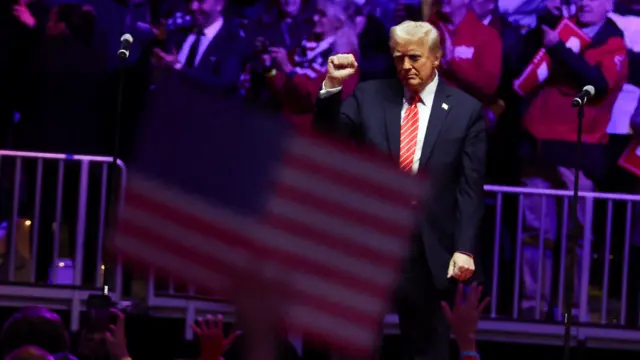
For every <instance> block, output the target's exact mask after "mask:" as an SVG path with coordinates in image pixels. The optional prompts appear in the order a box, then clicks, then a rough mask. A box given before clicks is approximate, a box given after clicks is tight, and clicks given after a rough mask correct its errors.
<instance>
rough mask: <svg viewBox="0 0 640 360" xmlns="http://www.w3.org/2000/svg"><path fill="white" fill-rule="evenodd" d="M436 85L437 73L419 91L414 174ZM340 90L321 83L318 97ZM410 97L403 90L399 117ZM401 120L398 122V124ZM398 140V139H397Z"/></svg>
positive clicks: (403, 112)
mask: <svg viewBox="0 0 640 360" xmlns="http://www.w3.org/2000/svg"><path fill="white" fill-rule="evenodd" d="M437 87H438V74H436V76H435V77H434V78H433V81H431V83H430V84H429V85H427V87H425V88H424V90H422V92H421V93H420V98H421V99H422V101H421V102H419V103H418V121H419V122H418V139H417V141H416V153H415V154H414V156H413V165H412V167H411V171H412V172H413V173H414V174H415V173H417V172H418V168H419V167H420V157H421V156H422V145H423V144H424V138H425V135H426V134H427V128H428V125H429V116H431V109H432V108H433V98H434V97H435V94H436V88H437ZM340 90H342V88H341V87H338V88H335V89H325V88H324V83H323V84H322V90H320V95H319V96H320V97H321V98H324V97H327V96H329V95H333V94H335V93H337V92H338V91H340ZM408 99H410V96H409V92H408V91H407V90H405V95H404V99H403V101H402V110H401V112H400V114H398V116H399V118H400V119H402V120H404V114H405V111H407V109H408V108H409V101H408ZM400 124H401V122H399V123H398V126H401V125H400ZM398 140H400V139H398Z"/></svg>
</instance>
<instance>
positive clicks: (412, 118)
mask: <svg viewBox="0 0 640 360" xmlns="http://www.w3.org/2000/svg"><path fill="white" fill-rule="evenodd" d="M419 124H420V116H419V113H418V101H417V100H414V101H413V102H412V104H411V105H410V106H409V107H408V108H407V109H406V110H405V112H404V116H403V119H402V124H401V126H400V169H402V170H403V171H407V172H411V171H412V168H413V161H414V158H415V154H416V146H417V142H418V125H419Z"/></svg>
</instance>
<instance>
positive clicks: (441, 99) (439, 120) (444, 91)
mask: <svg viewBox="0 0 640 360" xmlns="http://www.w3.org/2000/svg"><path fill="white" fill-rule="evenodd" d="M450 96H451V94H450V92H449V87H448V86H447V85H446V84H444V80H443V79H442V78H440V79H439V81H438V87H437V88H436V93H435V95H434V97H433V105H432V106H431V114H430V115H429V123H428V124H427V133H426V134H425V137H424V143H423V144H422V154H421V155H420V167H423V166H424V165H425V164H426V163H427V161H429V157H430V156H431V151H432V150H433V146H434V145H435V143H436V139H437V138H438V133H440V129H441V128H442V125H443V124H444V122H445V120H446V119H447V115H448V114H449V111H451V109H449V106H451V105H450V104H448V103H447V99H448V98H449V97H450Z"/></svg>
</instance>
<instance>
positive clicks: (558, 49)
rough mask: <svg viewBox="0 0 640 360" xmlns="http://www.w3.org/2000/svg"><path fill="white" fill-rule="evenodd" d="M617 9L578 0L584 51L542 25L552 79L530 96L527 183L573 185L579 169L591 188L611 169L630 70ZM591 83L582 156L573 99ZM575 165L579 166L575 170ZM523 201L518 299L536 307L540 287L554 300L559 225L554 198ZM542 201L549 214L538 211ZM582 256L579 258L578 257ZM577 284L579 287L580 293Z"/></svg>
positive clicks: (598, 0) (596, 0)
mask: <svg viewBox="0 0 640 360" xmlns="http://www.w3.org/2000/svg"><path fill="white" fill-rule="evenodd" d="M612 8H613V1H612V0H583V1H581V2H579V4H578V9H577V19H576V20H577V24H578V26H579V27H580V28H581V29H582V31H583V32H584V33H585V34H587V35H588V36H590V37H591V43H590V45H589V46H587V47H586V49H584V51H582V52H579V53H576V52H574V51H573V50H571V49H570V48H569V47H568V46H567V45H565V44H564V43H563V42H562V41H560V39H559V37H558V34H556V33H555V32H554V31H553V30H551V29H550V28H549V27H546V26H544V25H543V26H542V27H541V34H542V36H541V37H542V42H543V46H544V48H545V49H546V51H547V53H548V54H549V56H550V58H551V66H550V75H549V77H548V79H547V80H546V81H545V83H543V85H542V87H541V88H540V89H539V91H538V92H537V94H536V95H535V97H534V98H533V99H532V101H531V103H530V105H529V107H528V110H527V111H526V113H525V116H524V119H523V125H524V127H525V129H526V130H527V131H528V133H529V134H530V135H532V138H533V140H534V141H533V144H534V146H533V148H534V149H535V151H533V152H532V153H533V154H534V156H533V157H532V158H531V159H530V160H532V161H531V163H529V164H527V165H528V166H527V167H526V168H525V169H524V170H525V173H524V174H523V175H524V177H523V183H524V184H525V185H526V186H528V187H535V188H551V187H554V185H555V186H559V185H560V186H562V187H565V188H569V189H572V188H573V182H574V179H575V176H579V177H580V190H583V191H593V190H595V183H598V182H599V181H601V180H602V178H603V176H604V173H605V172H606V151H605V145H606V143H607V126H608V124H609V120H610V117H611V111H612V108H613V104H614V103H615V101H616V98H617V96H618V93H619V92H620V90H621V89H622V86H623V84H624V83H625V82H626V79H627V72H628V69H627V67H628V65H627V62H628V60H627V49H626V46H625V43H624V38H623V33H622V31H621V30H620V29H619V28H618V27H617V26H616V24H615V23H614V22H613V21H612V20H610V19H608V17H607V14H608V13H609V11H611V10H612ZM586 85H591V86H593V87H594V89H595V96H594V97H593V98H592V99H589V101H588V102H587V104H586V105H585V107H584V122H583V137H582V139H583V142H584V144H583V146H582V150H581V154H580V156H579V157H578V156H576V146H575V143H576V141H577V116H576V114H577V112H576V109H575V108H572V107H571V102H572V100H573V98H574V97H575V96H576V95H577V94H578V93H579V92H580V91H581V90H582V88H583V87H585V86H586ZM575 168H578V169H579V173H578V174H576V173H575V171H574V169H575ZM543 202H546V203H543ZM524 207H525V211H524V215H525V223H526V227H527V229H528V230H529V231H531V233H530V234H529V235H530V236H528V237H526V238H528V241H525V248H524V269H523V277H524V290H525V291H524V300H523V302H522V304H521V305H522V307H523V308H524V309H525V310H526V309H527V308H531V309H533V308H535V306H536V301H535V299H536V293H537V289H538V288H542V298H543V301H545V303H544V304H542V307H543V308H544V307H545V306H546V305H547V301H548V300H549V297H550V291H551V280H552V279H553V276H552V274H551V273H550V272H551V268H552V265H553V264H552V251H551V248H552V247H554V243H555V238H556V233H557V231H556V230H557V229H558V227H557V226H558V224H557V217H556V211H555V209H556V204H555V202H554V200H553V198H551V197H546V198H543V197H540V196H526V197H525V199H524ZM543 208H544V209H545V213H544V214H542V215H541V210H542V209H543ZM583 209H584V206H583V204H580V203H579V204H578V210H579V218H580V221H581V222H582V221H583V220H584V216H583V215H584V212H583ZM574 225H575V224H574ZM542 229H544V230H542ZM541 232H544V233H543V234H542V237H543V238H544V239H545V247H546V248H547V250H545V251H544V254H545V255H544V256H545V259H544V261H543V263H544V269H543V271H542V273H543V277H542V279H539V278H538V264H539V261H538V260H539V257H540V254H539V251H538V244H537V242H538V239H539V237H540V233H541ZM587 236H590V234H587ZM578 253H579V252H578ZM577 261H578V263H580V260H579V259H578V260H577ZM574 280H575V279H574ZM578 291H579V289H577V288H576V292H575V294H578ZM574 299H575V298H574ZM574 301H575V300H574Z"/></svg>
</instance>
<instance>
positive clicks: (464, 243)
mask: <svg viewBox="0 0 640 360" xmlns="http://www.w3.org/2000/svg"><path fill="white" fill-rule="evenodd" d="M402 103H403V87H402V85H401V84H400V82H398V81H397V80H395V79H388V80H373V81H368V82H363V83H361V84H360V85H358V87H357V88H356V90H355V92H354V94H353V95H352V96H351V97H349V98H348V99H347V100H346V101H344V102H341V97H340V95H339V94H337V95H332V96H329V97H326V98H323V99H320V98H319V99H318V101H317V104H316V106H317V108H316V116H315V118H314V125H315V127H316V128H317V129H318V130H322V131H330V132H332V133H340V134H343V135H346V136H348V137H349V138H350V139H352V140H355V141H357V142H360V143H365V144H370V145H373V146H375V147H377V148H378V149H380V150H381V151H383V152H384V153H386V154H388V155H389V159H390V161H393V162H394V163H396V164H397V163H398V162H399V154H400V120H401V119H400V118H401V111H402ZM445 104H446V105H445ZM445 108H446V109H445ZM485 157H486V133H485V125H484V121H483V119H482V108H481V104H480V103H479V102H478V101H477V100H475V99H474V98H472V97H471V96H469V95H467V94H465V93H464V92H462V91H460V90H458V89H455V88H453V87H451V86H448V85H446V84H445V83H444V81H443V80H442V79H440V81H439V83H438V87H437V89H436V93H435V97H434V100H433V107H432V110H431V116H430V118H429V124H428V128H427V133H426V136H425V140H424V144H423V148H422V156H421V158H420V169H419V172H423V173H425V174H427V178H428V180H426V182H425V197H424V199H423V205H422V206H423V208H422V209H421V210H422V213H423V214H424V215H423V216H422V217H421V218H422V220H421V221H420V222H419V224H418V228H417V230H416V238H418V239H421V240H422V242H421V244H419V245H422V246H420V248H422V247H423V248H424V252H425V255H426V258H427V261H428V263H429V266H430V269H431V273H432V275H433V280H434V283H435V284H436V285H437V286H439V287H444V286H446V285H447V279H446V275H447V269H448V264H449V260H450V259H451V256H452V254H453V253H454V252H456V251H462V252H467V253H471V254H473V253H474V251H475V243H476V233H477V230H478V227H479V224H480V219H481V217H482V213H483V183H484V172H485ZM418 243H419V242H418Z"/></svg>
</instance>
